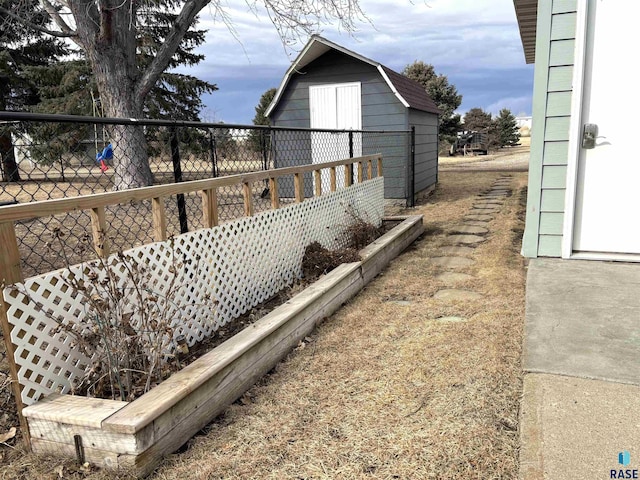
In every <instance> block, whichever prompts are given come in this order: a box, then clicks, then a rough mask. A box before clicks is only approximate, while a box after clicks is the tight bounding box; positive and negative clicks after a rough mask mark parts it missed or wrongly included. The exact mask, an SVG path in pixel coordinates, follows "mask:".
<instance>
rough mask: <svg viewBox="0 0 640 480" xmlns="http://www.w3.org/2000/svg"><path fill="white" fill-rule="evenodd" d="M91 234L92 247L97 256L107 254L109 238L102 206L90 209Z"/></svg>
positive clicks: (105, 255)
mask: <svg viewBox="0 0 640 480" xmlns="http://www.w3.org/2000/svg"><path fill="white" fill-rule="evenodd" d="M90 214H91V234H92V236H93V248H94V249H95V251H96V253H97V254H98V256H99V257H102V258H106V257H108V256H109V239H108V237H107V221H106V219H105V216H104V207H96V208H92V209H91V212H90Z"/></svg>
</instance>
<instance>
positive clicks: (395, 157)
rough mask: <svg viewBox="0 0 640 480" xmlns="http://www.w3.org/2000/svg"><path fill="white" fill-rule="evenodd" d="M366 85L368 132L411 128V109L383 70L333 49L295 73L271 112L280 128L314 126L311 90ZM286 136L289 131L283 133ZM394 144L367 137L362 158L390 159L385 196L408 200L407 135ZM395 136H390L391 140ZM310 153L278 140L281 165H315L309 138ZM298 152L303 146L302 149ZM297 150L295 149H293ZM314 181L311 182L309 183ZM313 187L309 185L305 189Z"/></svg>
mask: <svg viewBox="0 0 640 480" xmlns="http://www.w3.org/2000/svg"><path fill="white" fill-rule="evenodd" d="M346 82H360V83H361V94H362V128H363V130H367V129H369V130H407V129H408V128H409V124H408V114H407V109H406V108H405V107H404V105H402V103H401V102H400V101H399V100H398V98H397V97H396V96H395V95H394V94H393V92H392V91H391V89H390V88H389V86H388V85H387V84H386V83H385V81H384V79H383V78H382V77H381V76H380V73H379V72H378V70H377V69H376V68H375V67H374V66H372V65H368V64H366V63H364V62H361V61H359V60H357V59H355V58H353V57H351V56H349V55H345V54H343V53H341V52H338V51H335V50H331V51H329V52H327V53H326V54H324V55H322V56H321V57H319V58H318V59H316V60H315V61H313V62H311V63H310V64H309V65H307V66H306V67H305V68H304V71H303V72H302V74H295V75H293V76H292V77H291V79H290V80H289V83H288V85H287V88H286V89H285V91H284V92H283V95H282V97H281V99H280V101H279V103H278V105H277V106H276V108H275V109H274V111H273V112H272V113H271V116H270V119H271V123H272V125H274V126H280V127H302V128H309V127H310V113H309V87H310V86H311V85H321V84H331V83H346ZM280 135H281V136H284V135H285V133H281V134H280ZM394 137H402V138H394V140H393V141H392V142H389V141H385V142H381V141H379V140H375V135H374V134H371V135H367V134H364V139H363V147H362V154H363V155H368V154H372V153H382V155H383V157H384V176H385V198H406V196H407V183H406V181H407V159H408V154H409V141H408V138H407V137H406V135H402V136H394ZM390 138H391V137H390V136H389V137H386V138H385V140H389V139H390ZM297 142H299V144H300V145H301V146H302V149H303V151H304V152H305V155H300V150H297V151H296V152H295V157H294V156H293V152H291V153H288V152H287V150H286V149H285V150H283V149H282V148H280V147H279V146H278V145H283V144H284V140H283V139H280V141H279V140H278V139H276V145H274V153H275V161H276V165H278V166H286V165H294V164H300V163H302V164H307V163H311V140H310V137H309V136H308V134H307V135H306V137H305V138H302V137H300V138H298V139H297ZM297 148H298V147H297ZM291 150H293V149H291ZM307 153H308V155H307ZM309 182H310V180H309V181H307V182H306V183H307V184H309ZM309 188H311V187H310V186H309V185H307V186H306V187H305V190H307V189H309Z"/></svg>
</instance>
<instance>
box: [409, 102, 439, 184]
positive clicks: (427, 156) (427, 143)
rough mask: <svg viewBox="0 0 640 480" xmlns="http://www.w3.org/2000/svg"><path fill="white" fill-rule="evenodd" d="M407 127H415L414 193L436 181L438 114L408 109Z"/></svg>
mask: <svg viewBox="0 0 640 480" xmlns="http://www.w3.org/2000/svg"><path fill="white" fill-rule="evenodd" d="M409 127H415V129H416V140H415V141H416V144H415V167H414V168H415V172H414V176H415V191H414V193H415V194H418V193H420V192H421V191H422V190H424V189H426V188H429V187H430V186H431V185H433V184H435V183H436V182H437V181H438V116H437V115H434V114H433V113H427V112H422V111H420V110H414V109H412V108H411V109H409Z"/></svg>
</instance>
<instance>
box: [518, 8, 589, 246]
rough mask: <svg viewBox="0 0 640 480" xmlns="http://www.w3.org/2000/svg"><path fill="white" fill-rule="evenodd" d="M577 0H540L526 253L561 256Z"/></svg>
mask: <svg viewBox="0 0 640 480" xmlns="http://www.w3.org/2000/svg"><path fill="white" fill-rule="evenodd" d="M576 1H577V0H552V1H548V2H547V1H544V2H542V1H539V2H538V20H537V26H536V28H537V34H536V59H535V74H534V87H533V88H534V92H533V128H532V137H531V158H530V161H529V187H528V198H527V218H526V227H525V233H524V238H523V243H522V253H523V254H524V255H525V256H527V257H537V256H542V257H560V256H561V244H562V228H563V221H564V202H565V191H566V177H567V163H568V147H569V124H570V119H571V116H570V115H571V92H572V80H573V64H574V47H575V31H576V15H577V13H576V10H577V3H576Z"/></svg>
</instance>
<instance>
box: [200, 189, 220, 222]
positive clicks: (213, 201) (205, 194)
mask: <svg viewBox="0 0 640 480" xmlns="http://www.w3.org/2000/svg"><path fill="white" fill-rule="evenodd" d="M200 195H201V197H202V223H203V225H204V226H205V228H211V227H215V226H216V225H218V190H217V189H216V188H207V189H206V190H202V191H201V192H200Z"/></svg>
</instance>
